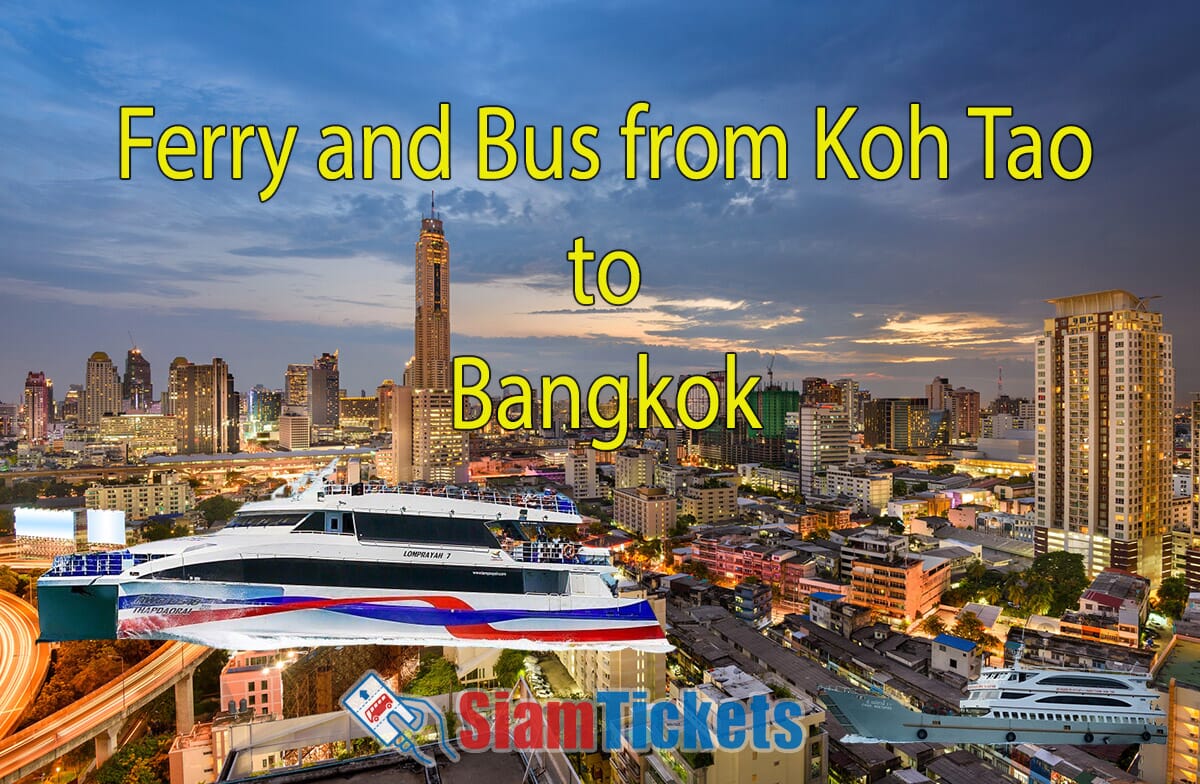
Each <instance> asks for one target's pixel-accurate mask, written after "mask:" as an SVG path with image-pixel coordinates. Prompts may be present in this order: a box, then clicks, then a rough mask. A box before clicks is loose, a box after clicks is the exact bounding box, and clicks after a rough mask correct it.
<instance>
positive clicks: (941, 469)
mask: <svg viewBox="0 0 1200 784" xmlns="http://www.w3.org/2000/svg"><path fill="white" fill-rule="evenodd" d="M929 473H931V474H933V475H934V476H950V474H953V473H954V464H953V463H938V464H937V465H935V466H934V467H933V468H931V469H929Z"/></svg>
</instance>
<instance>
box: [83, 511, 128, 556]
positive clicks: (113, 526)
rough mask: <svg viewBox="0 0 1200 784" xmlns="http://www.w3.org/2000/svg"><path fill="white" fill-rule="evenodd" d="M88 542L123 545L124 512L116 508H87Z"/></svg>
mask: <svg viewBox="0 0 1200 784" xmlns="http://www.w3.org/2000/svg"><path fill="white" fill-rule="evenodd" d="M87 540H88V544H118V545H121V546H122V547H123V546H124V545H125V513H124V512H122V511H119V510H116V509H89V510H87Z"/></svg>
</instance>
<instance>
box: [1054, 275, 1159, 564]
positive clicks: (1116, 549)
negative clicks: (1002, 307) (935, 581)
mask: <svg viewBox="0 0 1200 784" xmlns="http://www.w3.org/2000/svg"><path fill="white" fill-rule="evenodd" d="M1050 303H1051V304H1053V305H1054V307H1055V314H1054V317H1053V318H1050V319H1047V320H1046V322H1045V328H1044V331H1043V335H1042V337H1040V338H1038V340H1037V346H1036V354H1035V358H1036V362H1035V369H1036V379H1035V386H1036V392H1037V404H1038V409H1037V509H1036V513H1035V514H1036V521H1037V522H1036V528H1035V531H1034V546H1035V552H1037V553H1038V554H1041V553H1046V552H1055V551H1058V550H1066V551H1068V552H1074V553H1080V554H1082V555H1083V556H1084V562H1085V565H1086V567H1087V569H1088V571H1089V572H1091V573H1095V572H1099V571H1101V570H1102V569H1104V568H1106V567H1109V566H1112V567H1115V568H1118V569H1124V570H1126V571H1131V572H1136V573H1137V574H1140V575H1142V576H1143V577H1146V578H1148V579H1149V580H1150V581H1151V583H1152V584H1155V585H1157V583H1158V582H1159V580H1160V579H1161V578H1162V574H1163V566H1164V548H1166V547H1168V546H1169V544H1170V539H1169V537H1167V536H1166V533H1167V531H1168V527H1169V525H1170V519H1171V473H1170V472H1171V460H1172V456H1173V442H1172V435H1173V424H1172V414H1173V408H1174V402H1175V368H1174V359H1173V355H1172V347H1171V336H1170V335H1169V334H1167V333H1166V332H1164V331H1163V322H1162V314H1161V313H1156V312H1154V311H1152V310H1151V309H1150V307H1149V304H1148V300H1146V299H1143V298H1140V297H1137V296H1134V295H1133V294H1130V293H1129V292H1127V291H1103V292H1098V293H1094V294H1083V295H1079V296H1073V297H1064V298H1061V299H1055V300H1050ZM1167 555H1168V556H1169V553H1167ZM1168 563H1169V562H1168Z"/></svg>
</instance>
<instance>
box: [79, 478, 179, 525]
mask: <svg viewBox="0 0 1200 784" xmlns="http://www.w3.org/2000/svg"><path fill="white" fill-rule="evenodd" d="M83 497H84V503H85V504H86V505H87V508H88V509H111V510H116V511H121V512H124V513H125V517H126V518H127V519H129V520H145V519H146V518H148V517H153V516H154V515H180V514H183V513H185V512H190V511H191V510H192V509H193V508H195V506H196V496H195V494H194V493H193V492H192V486H191V485H190V484H188V483H187V481H186V480H184V479H183V478H181V477H175V476H169V477H166V478H165V479H164V480H163V481H162V482H159V483H156V484H136V485H92V486H91V487H89V488H88V489H87V490H85V491H84V494H83Z"/></svg>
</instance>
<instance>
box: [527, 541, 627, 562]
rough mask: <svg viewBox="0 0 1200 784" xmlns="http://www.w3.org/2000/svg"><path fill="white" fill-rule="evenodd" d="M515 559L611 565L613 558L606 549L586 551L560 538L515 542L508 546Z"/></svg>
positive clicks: (589, 549)
mask: <svg viewBox="0 0 1200 784" xmlns="http://www.w3.org/2000/svg"><path fill="white" fill-rule="evenodd" d="M505 549H507V550H508V553H509V555H511V556H512V557H513V560H514V561H521V562H524V563H564V564H580V565H584V566H611V565H612V558H611V557H610V556H609V554H608V552H607V551H605V550H600V551H597V550H596V549H595V548H587V550H588V552H584V551H583V549H582V548H580V547H579V545H577V544H576V543H575V542H571V541H564V540H559V539H549V540H543V539H539V540H538V541H535V542H513V543H512V544H511V545H510V546H508V547H506V548H505Z"/></svg>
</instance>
